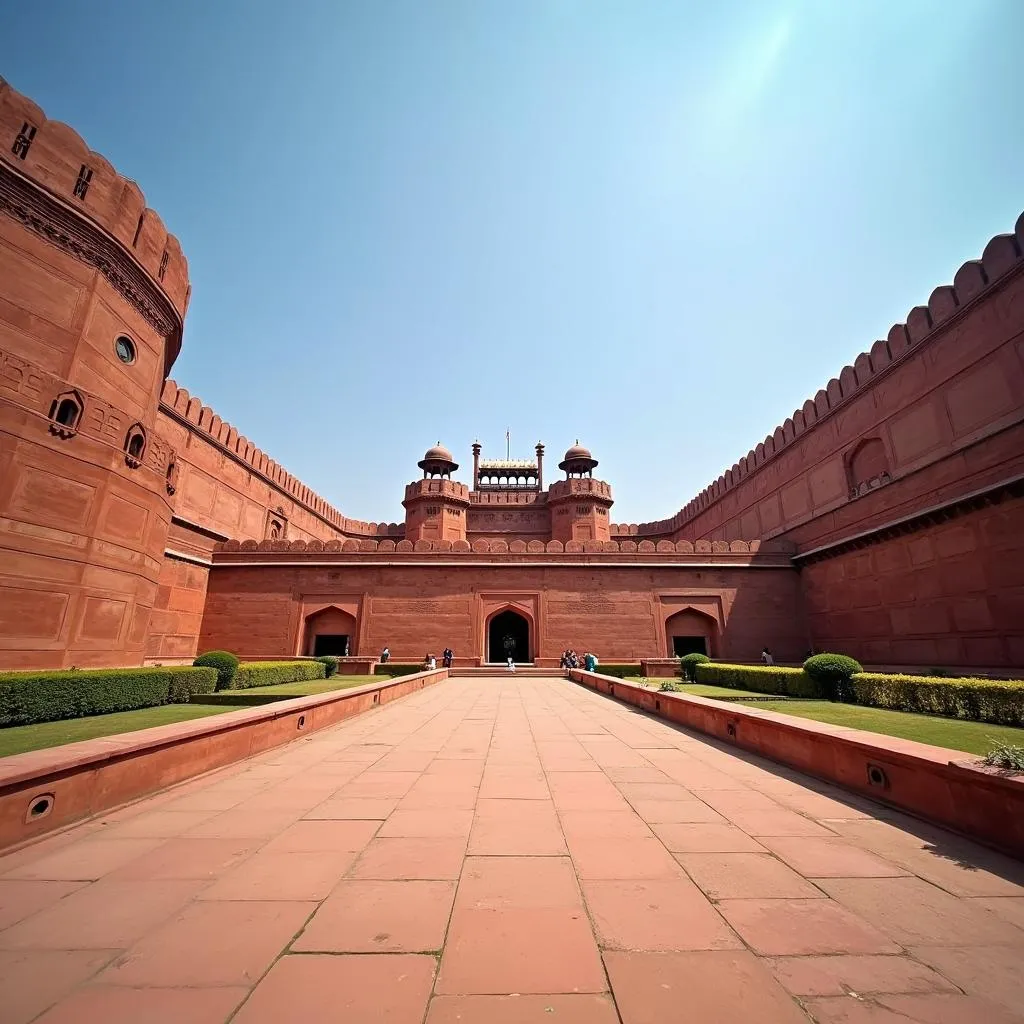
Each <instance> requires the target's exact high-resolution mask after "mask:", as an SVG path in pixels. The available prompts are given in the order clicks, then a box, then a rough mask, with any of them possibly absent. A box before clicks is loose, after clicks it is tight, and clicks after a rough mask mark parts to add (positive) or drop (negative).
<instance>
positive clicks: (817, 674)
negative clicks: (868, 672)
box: [804, 654, 864, 702]
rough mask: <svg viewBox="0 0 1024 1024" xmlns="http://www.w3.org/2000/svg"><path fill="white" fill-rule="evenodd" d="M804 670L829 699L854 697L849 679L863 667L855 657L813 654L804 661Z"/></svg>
mask: <svg viewBox="0 0 1024 1024" xmlns="http://www.w3.org/2000/svg"><path fill="white" fill-rule="evenodd" d="M804 671H805V672H806V673H807V674H808V675H809V676H810V677H811V678H812V679H813V680H814V681H815V682H816V683H818V684H820V685H821V686H822V687H823V688H824V691H825V693H826V695H827V696H828V697H829V698H830V699H831V700H840V701H846V702H850V701H852V700H853V699H854V696H853V688H852V686H851V685H850V679H851V678H852V676H853V675H854V674H855V673H857V672H863V671H864V669H863V667H862V666H861V664H860V662H859V661H857V660H856V659H855V658H849V657H847V656H846V655H845V654H814V655H812V656H811V657H810V658H808V659H807V660H806V661H805V662H804Z"/></svg>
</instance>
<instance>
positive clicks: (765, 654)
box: [761, 647, 775, 665]
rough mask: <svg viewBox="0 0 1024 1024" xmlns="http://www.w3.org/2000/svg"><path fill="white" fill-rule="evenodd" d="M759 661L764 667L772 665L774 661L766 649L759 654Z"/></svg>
mask: <svg viewBox="0 0 1024 1024" xmlns="http://www.w3.org/2000/svg"><path fill="white" fill-rule="evenodd" d="M761 660H762V661H763V662H764V663H765V664H766V665H774V664H775V659H774V658H773V657H772V652H771V651H769V650H768V648H767V647H766V648H765V649H764V650H763V651H762V652H761Z"/></svg>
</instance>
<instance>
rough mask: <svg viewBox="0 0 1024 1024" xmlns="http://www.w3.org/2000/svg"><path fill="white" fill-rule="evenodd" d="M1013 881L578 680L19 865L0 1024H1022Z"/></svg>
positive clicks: (442, 697)
mask: <svg viewBox="0 0 1024 1024" xmlns="http://www.w3.org/2000/svg"><path fill="white" fill-rule="evenodd" d="M1021 867H1022V866H1021V865H1020V864H1018V863H1017V862H1015V861H1011V860H1008V859H1006V858H1002V857H999V856H997V855H995V854H993V853H990V852H988V851H986V850H983V849H982V848H980V847H978V846H975V845H973V844H971V843H969V842H966V841H964V840H961V839H957V838H956V837H954V836H952V835H950V834H948V833H945V832H942V831H941V830H939V829H932V828H929V827H927V826H923V825H921V824H919V823H915V822H913V821H912V820H911V819H908V818H905V817H903V816H901V815H899V814H896V813H894V812H889V811H885V810H883V809H881V808H879V807H877V806H874V805H871V804H869V803H867V802H865V801H862V800H859V799H857V798H853V797H849V796H846V795H845V794H843V793H841V792H840V791H838V790H836V789H833V788H830V787H828V786H826V785H823V784H819V783H816V782H813V781H811V780H809V779H808V778H806V777H804V776H801V775H798V774H797V773H795V772H790V771H787V770H785V769H781V768H779V767H777V766H774V765H771V764H769V763H767V762H763V761H760V760H759V759H757V758H754V757H748V756H738V755H737V754H735V753H732V752H730V751H728V750H727V749H725V748H724V747H722V746H720V745H717V744H715V743H712V742H709V741H707V740H705V739H703V738H701V737H699V736H695V735H692V734H689V733H686V732H682V731H680V730H677V729H675V728H672V727H671V726H669V725H666V724H664V723H662V722H659V721H656V720H653V719H649V718H646V717H644V716H643V715H640V714H638V713H636V712H634V711H632V710H630V709H627V708H625V707H623V706H621V705H618V704H615V703H613V702H611V701H609V700H607V699H606V698H604V697H601V696H598V695H597V694H594V693H592V692H591V691H589V690H584V689H582V688H579V687H576V686H574V685H572V684H571V683H568V682H565V681H564V680H559V679H552V680H550V681H547V680H536V679H529V680H527V679H522V680H514V679H508V678H498V679H471V680H470V679H467V680H450V681H448V682H446V683H443V684H441V685H439V686H437V687H435V688H432V689H430V690H427V691H423V692H422V693H419V694H417V695H415V696H413V697H410V698H408V699H406V700H404V701H400V702H398V703H396V704H392V705H389V706H387V707H385V708H382V709H381V710H380V711H377V712H374V713H372V714H369V715H366V716H364V717H362V718H359V719H355V720H353V721H351V722H349V723H346V724H344V725H341V726H338V727H336V728H334V729H332V730H328V731H326V732H323V733H318V734H315V735H313V736H310V737H308V738H306V739H303V740H299V741H297V742H295V743H293V744H291V745H290V746H287V747H283V748H279V749H278V750H274V751H271V752H269V753H267V754H265V755H263V756H260V757H257V758H255V759H253V760H250V761H248V762H246V763H245V764H243V765H239V766H236V767H234V768H231V769H227V770H224V771H220V772H217V773H215V774H213V775H210V776H207V777H206V778H203V779H201V780H197V781H194V782H191V783H188V784H186V785H183V786H180V787H178V788H176V789H174V790H172V791H169V792H166V793H163V794H160V795H159V796H156V797H153V798H151V799H149V800H145V801H143V802H141V803H139V804H136V805H135V806H133V807H131V808H128V809H126V810H123V811H120V812H118V813H116V814H111V815H108V816H106V817H105V818H102V819H97V820H95V821H92V822H88V823H86V824H84V825H82V826H79V827H77V828H75V829H72V830H70V831H68V832H65V833H64V834H62V835H58V836H54V837H52V838H50V839H48V840H45V841H44V842H42V843H39V844H37V845H36V846H33V847H31V848H28V849H25V850H22V851H19V852H17V853H15V854H12V855H9V856H8V857H6V858H2V859H0V929H3V930H2V931H0V1021H2V1024H24V1022H28V1021H39V1022H40V1024H93V1022H96V1024H98V1022H103V1024H122V1022H123V1024H127V1022H131V1024H140V1022H141V1024H171V1022H173V1024H220V1022H222V1021H227V1020H232V1021H234V1022H237V1024H288V1022H320V1021H324V1022H326V1021H332V1022H333V1021H339V1022H345V1024H363V1022H370V1021H374V1022H388V1024H422V1022H424V1021H426V1024H475V1022H480V1024H513V1022H514V1024H519V1022H524V1024H529V1022H534V1021H536V1022H545V1024H547V1022H554V1024H558V1022H562V1024H613V1022H619V1021H621V1022H622V1024H663V1022H675V1021H694V1022H699V1024H726V1022H728V1024H741V1022H748V1021H751V1022H757V1024H776V1022H779V1024H782V1022H793V1024H798V1022H801V1021H804V1022H806V1021H808V1020H809V1019H813V1020H816V1021H818V1022H820V1024H889V1022H892V1024H907V1022H908V1021H920V1022H935V1024H976V1022H982V1021H984V1022H985V1024H1001V1022H1004V1021H1012V1020H1024V1016H1022V1014H1024V967H1022V965H1024V887H1022V884H1021V883H1022V882H1024V871H1022V870H1021Z"/></svg>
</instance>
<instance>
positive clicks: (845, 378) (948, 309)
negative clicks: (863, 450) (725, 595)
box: [612, 213, 1024, 536]
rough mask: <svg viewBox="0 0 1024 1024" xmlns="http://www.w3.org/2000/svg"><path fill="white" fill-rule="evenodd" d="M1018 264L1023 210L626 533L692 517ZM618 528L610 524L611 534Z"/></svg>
mask: <svg viewBox="0 0 1024 1024" xmlns="http://www.w3.org/2000/svg"><path fill="white" fill-rule="evenodd" d="M1022 268H1024V213H1022V214H1021V215H1020V217H1018V218H1017V223H1016V225H1015V229H1014V232H1013V234H1002V235H996V236H995V238H993V239H992V240H991V241H990V242H989V243H988V245H986V246H985V251H984V252H983V253H982V256H981V259H980V260H968V262H967V263H965V264H964V265H963V266H962V267H960V269H959V270H958V271H957V272H956V274H955V275H954V276H953V283H952V284H951V285H940V286H939V287H938V288H936V289H935V290H934V291H933V292H932V294H931V296H930V297H929V299H928V304H927V305H925V306H915V307H914V308H913V309H912V310H911V311H910V312H909V313H908V314H907V319H906V322H905V323H899V324H895V325H894V326H893V327H892V328H891V329H890V331H889V333H888V335H887V337H886V338H885V339H884V340H880V341H876V342H875V343H874V345H872V346H871V349H870V351H869V352H862V353H861V354H860V355H859V356H857V358H856V359H855V360H854V362H853V364H852V365H849V366H844V367H843V369H842V370H841V371H840V373H839V376H838V377H833V378H832V380H830V381H829V382H828V384H826V385H825V387H824V388H822V389H821V390H820V391H819V392H818V393H817V394H816V395H815V396H814V398H812V399H808V400H807V401H806V402H804V404H803V406H802V407H801V408H800V409H797V410H796V411H795V412H794V413H793V415H792V416H790V417H789V418H788V419H787V420H786V421H785V422H784V423H783V424H782V425H781V426H778V427H776V428H775V430H774V432H773V433H771V434H769V435H768V436H767V437H766V438H765V439H764V441H762V442H761V443H760V444H758V445H757V447H756V448H753V449H751V450H750V451H749V452H748V453H747V455H746V456H745V457H744V458H742V459H740V460H739V461H738V462H736V463H734V464H733V466H732V468H731V469H728V470H726V471H725V472H724V473H723V474H722V475H721V476H720V477H719V478H718V479H717V480H716V481H715V482H714V483H712V484H710V485H709V486H707V487H705V488H704V490H702V491H701V492H700V493H699V494H698V495H697V496H696V497H695V498H693V499H692V500H691V501H689V502H687V504H686V505H684V506H683V507H682V508H681V509H680V510H679V511H678V512H677V513H676V514H675V515H674V516H672V517H671V518H669V519H662V520H659V521H658V522H652V523H640V524H639V526H637V527H636V528H635V531H634V528H633V527H632V526H630V527H629V528H628V529H629V532H630V533H631V534H633V533H634V532H635V534H636V535H638V536H642V535H651V534H670V533H672V532H674V531H675V530H677V529H679V528H680V527H682V526H684V525H685V524H686V523H688V522H689V521H690V520H692V519H694V518H695V517H696V516H698V515H699V514H700V513H701V512H703V511H704V510H705V509H707V508H708V507H709V506H711V505H713V504H714V503H715V502H717V501H718V500H719V499H720V498H722V497H723V496H724V495H725V494H727V493H728V492H729V491H731V490H732V489H733V488H734V487H736V486H737V485H738V484H739V483H740V482H741V481H743V480H744V479H746V478H747V477H748V476H750V475H751V474H752V473H754V472H755V471H756V470H759V469H760V468H761V466H763V465H764V464H765V463H766V462H768V461H769V460H770V459H773V458H775V456H777V455H779V454H780V453H781V452H782V451H784V450H785V449H786V448H787V447H788V446H789V445H791V444H792V443H793V442H794V441H795V440H796V439H797V438H799V437H800V436H801V435H802V434H804V433H806V432H807V431H808V430H811V429H813V428H814V427H815V426H816V425H817V424H818V423H820V422H821V421H822V420H824V419H826V418H827V417H829V416H831V415H832V414H833V413H835V412H836V411H837V410H838V409H840V408H841V407H842V406H844V405H845V404H846V403H848V402H849V401H851V400H852V399H853V398H854V397H856V396H857V395H860V394H862V393H863V392H864V391H865V390H867V389H868V388H870V387H871V386H872V385H873V383H874V378H876V377H877V376H878V375H879V374H881V373H884V372H885V371H887V370H888V368H889V367H891V366H893V365H895V364H898V363H900V362H902V361H903V360H905V359H907V358H908V357H910V356H911V355H912V354H914V353H915V352H916V351H917V350H918V349H919V348H920V347H921V346H922V345H923V344H924V343H926V342H927V341H928V340H929V338H930V337H931V336H932V335H933V334H935V333H936V332H937V331H939V330H940V329H942V328H945V327H947V326H948V325H949V323H950V321H951V320H953V319H954V318H956V317H958V316H960V315H961V314H962V313H963V312H964V311H965V310H966V309H967V308H968V307H971V306H973V305H974V304H975V303H976V302H977V301H979V300H980V299H981V298H982V297H983V296H985V295H986V294H987V293H988V292H990V291H991V290H992V289H994V288H996V287H998V286H999V285H1000V284H1001V283H1002V282H1003V281H1004V280H1006V279H1007V278H1008V276H1009V275H1011V274H1013V273H1014V272H1016V271H1019V270H1021V269H1022ZM617 530H618V531H620V535H621V531H622V530H623V527H621V526H620V527H615V526H613V527H612V533H613V534H615V533H616V531H617Z"/></svg>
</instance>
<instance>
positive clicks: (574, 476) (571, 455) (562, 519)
mask: <svg viewBox="0 0 1024 1024" xmlns="http://www.w3.org/2000/svg"><path fill="white" fill-rule="evenodd" d="M596 466H597V459H595V458H594V457H593V456H592V455H591V454H590V452H589V451H588V450H587V449H586V448H584V447H583V446H582V445H581V444H580V443H579V441H577V442H576V444H574V445H573V446H572V447H571V448H570V449H569V450H568V451H567V452H566V453H565V458H564V459H563V460H562V461H561V462H560V463H559V464H558V468H559V469H561V470H563V471H564V473H565V479H564V480H556V481H555V482H554V483H553V484H552V485H551V486H550V487H549V488H548V508H549V509H550V510H551V539H552V540H560V541H561V542H562V543H563V544H564V543H565V542H566V541H570V540H577V541H588V540H600V541H606V540H611V519H610V517H609V515H608V510H609V509H610V508H611V507H612V505H613V503H614V502H613V499H612V489H611V487H610V486H609V485H608V484H607V483H605V481H604V480H595V479H594V469H595V467H596Z"/></svg>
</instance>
